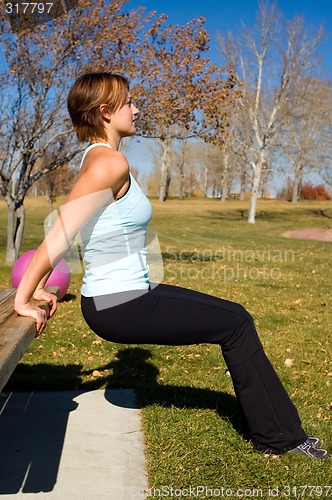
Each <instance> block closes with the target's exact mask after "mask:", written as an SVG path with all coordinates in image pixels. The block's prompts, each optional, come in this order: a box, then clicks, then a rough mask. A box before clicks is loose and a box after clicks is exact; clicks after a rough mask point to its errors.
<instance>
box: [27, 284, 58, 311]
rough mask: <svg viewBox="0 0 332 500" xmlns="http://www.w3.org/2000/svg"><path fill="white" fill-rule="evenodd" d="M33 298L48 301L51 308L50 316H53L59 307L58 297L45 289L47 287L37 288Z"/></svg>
mask: <svg viewBox="0 0 332 500" xmlns="http://www.w3.org/2000/svg"><path fill="white" fill-rule="evenodd" d="M33 298H34V299H35V300H43V301H44V302H47V304H48V305H49V308H50V312H49V317H50V318H51V317H52V316H53V314H54V313H55V311H56V308H57V300H58V299H57V297H56V295H54V293H49V292H47V291H46V290H45V288H37V289H36V290H35V291H34V294H33Z"/></svg>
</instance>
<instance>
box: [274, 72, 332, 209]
mask: <svg viewBox="0 0 332 500" xmlns="http://www.w3.org/2000/svg"><path fill="white" fill-rule="evenodd" d="M285 107H286V109H285V117H286V119H285V125H284V127H283V130H282V140H280V143H281V148H282V150H283V152H284V154H285V155H286V157H287V158H288V160H289V163H288V164H290V165H291V167H292V168H291V171H289V169H288V172H287V174H288V177H289V178H290V179H291V182H292V202H293V203H295V202H297V201H298V199H299V196H300V188H301V185H302V182H303V178H304V175H305V174H306V173H308V172H313V171H316V172H318V173H319V172H321V171H324V170H325V169H326V168H328V166H329V165H330V163H331V150H330V144H329V142H330V141H329V140H328V138H327V136H326V132H327V131H328V133H330V129H331V125H332V123H331V111H332V100H331V85H330V82H328V81H322V80H320V79H318V78H309V77H308V78H305V79H303V80H301V81H300V82H298V85H297V86H296V87H294V88H293V90H292V92H291V93H290V95H289V98H288V99H287V102H286V103H285ZM328 135H329V134H328Z"/></svg>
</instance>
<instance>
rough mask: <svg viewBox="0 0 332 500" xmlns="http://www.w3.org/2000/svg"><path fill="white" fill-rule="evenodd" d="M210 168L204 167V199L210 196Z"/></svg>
mask: <svg viewBox="0 0 332 500" xmlns="http://www.w3.org/2000/svg"><path fill="white" fill-rule="evenodd" d="M208 172H209V171H208V167H204V197H205V198H207V195H208Z"/></svg>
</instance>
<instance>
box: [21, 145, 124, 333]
mask: <svg viewBox="0 0 332 500" xmlns="http://www.w3.org/2000/svg"><path fill="white" fill-rule="evenodd" d="M95 150H96V151H94V150H91V151H90V152H89V153H88V155H87V157H88V156H89V158H88V161H87V164H86V165H85V168H84V170H83V172H82V174H80V175H79V177H78V179H77V181H76V183H75V185H74V187H73V189H72V191H71V193H70V195H69V197H68V198H67V200H66V203H65V204H64V205H63V207H61V210H60V211H59V215H58V218H57V219H56V221H55V222H54V224H53V225H52V228H51V229H50V231H49V232H48V234H47V236H46V237H45V239H44V241H43V242H42V243H41V245H40V246H39V248H38V249H37V251H36V252H35V253H34V255H33V257H32V259H31V261H30V262H29V265H28V267H27V269H26V271H25V273H24V274H23V277H22V279H21V282H20V284H19V286H18V289H17V292H16V297H15V304H14V308H15V311H16V312H17V313H18V314H20V315H22V316H31V317H33V318H34V319H35V322H36V330H37V335H39V334H40V333H41V332H42V331H43V329H44V328H45V326H46V322H47V318H46V313H45V311H43V310H42V309H41V308H39V307H38V306H35V305H33V304H30V300H31V297H34V298H36V299H38V300H46V301H47V302H48V303H49V304H50V316H51V315H52V314H54V312H55V310H56V297H55V295H53V294H49V293H47V292H46V291H45V290H44V289H43V288H41V287H42V286H43V285H44V284H45V282H46V280H47V277H48V275H49V274H50V272H51V271H52V269H53V268H54V267H55V266H56V264H57V263H58V262H59V261H60V260H61V258H62V257H63V256H64V255H65V253H66V252H67V250H68V249H69V248H70V246H71V245H72V243H73V241H74V239H75V236H76V234H77V233H78V231H79V230H80V229H81V227H83V226H84V225H85V224H86V223H87V221H88V220H89V219H90V218H91V217H92V215H93V214H94V213H96V212H97V211H98V210H99V209H101V208H102V207H103V206H106V205H107V204H109V203H111V202H112V201H114V198H115V196H116V194H117V193H118V191H119V190H120V189H121V188H122V186H124V184H125V183H126V182H127V181H128V163H127V161H126V159H125V157H124V156H123V155H122V154H121V153H119V152H117V151H113V150H108V149H106V148H105V147H102V148H95ZM98 150H99V151H98ZM101 150H103V151H101ZM105 150H106V151H105ZM91 153H95V154H93V155H92V154H91Z"/></svg>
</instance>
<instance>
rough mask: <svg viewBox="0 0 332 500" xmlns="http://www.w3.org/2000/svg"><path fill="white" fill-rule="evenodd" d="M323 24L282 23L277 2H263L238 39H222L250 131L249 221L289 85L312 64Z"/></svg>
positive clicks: (291, 85)
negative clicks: (252, 23)
mask: <svg viewBox="0 0 332 500" xmlns="http://www.w3.org/2000/svg"><path fill="white" fill-rule="evenodd" d="M321 39H322V29H319V30H317V31H315V32H313V31H310V30H309V29H307V28H306V27H305V25H304V21H303V18H295V19H294V20H293V21H291V22H288V23H285V24H284V25H283V24H282V23H281V15H280V13H279V12H278V11H277V7H276V5H275V4H272V5H269V4H267V3H261V4H260V7H259V14H258V20H257V26H255V28H254V29H253V30H249V29H247V28H245V27H244V28H243V29H242V30H241V32H240V34H239V37H238V39H237V40H235V39H234V38H233V37H232V36H231V35H229V36H228V37H226V38H224V39H222V38H221V45H222V48H223V52H224V54H225V56H226V57H227V59H228V61H229V62H232V63H233V64H234V65H235V68H236V69H237V71H238V74H239V78H240V79H241V80H242V82H243V97H242V107H243V113H246V114H247V115H248V119H249V121H250V127H251V134H250V140H249V143H248V144H247V161H248V163H249V164H250V166H251V169H252V182H251V195H250V206H249V215H248V222H250V223H254V222H255V215H256V204H257V198H258V196H259V191H260V185H261V175H262V171H263V169H264V166H265V165H267V163H268V157H269V155H270V154H271V146H272V140H273V138H274V137H275V135H276V134H277V133H278V131H279V129H280V127H281V126H282V125H283V124H284V121H285V116H284V114H283V111H284V104H285V102H286V100H287V99H288V97H289V94H290V91H291V89H292V88H294V87H295V86H296V85H297V84H298V82H299V81H300V80H301V79H303V78H304V77H305V76H307V75H308V74H310V73H311V72H312V70H313V66H314V65H313V60H314V57H315V52H316V48H317V46H318V44H319V42H320V41H321Z"/></svg>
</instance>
